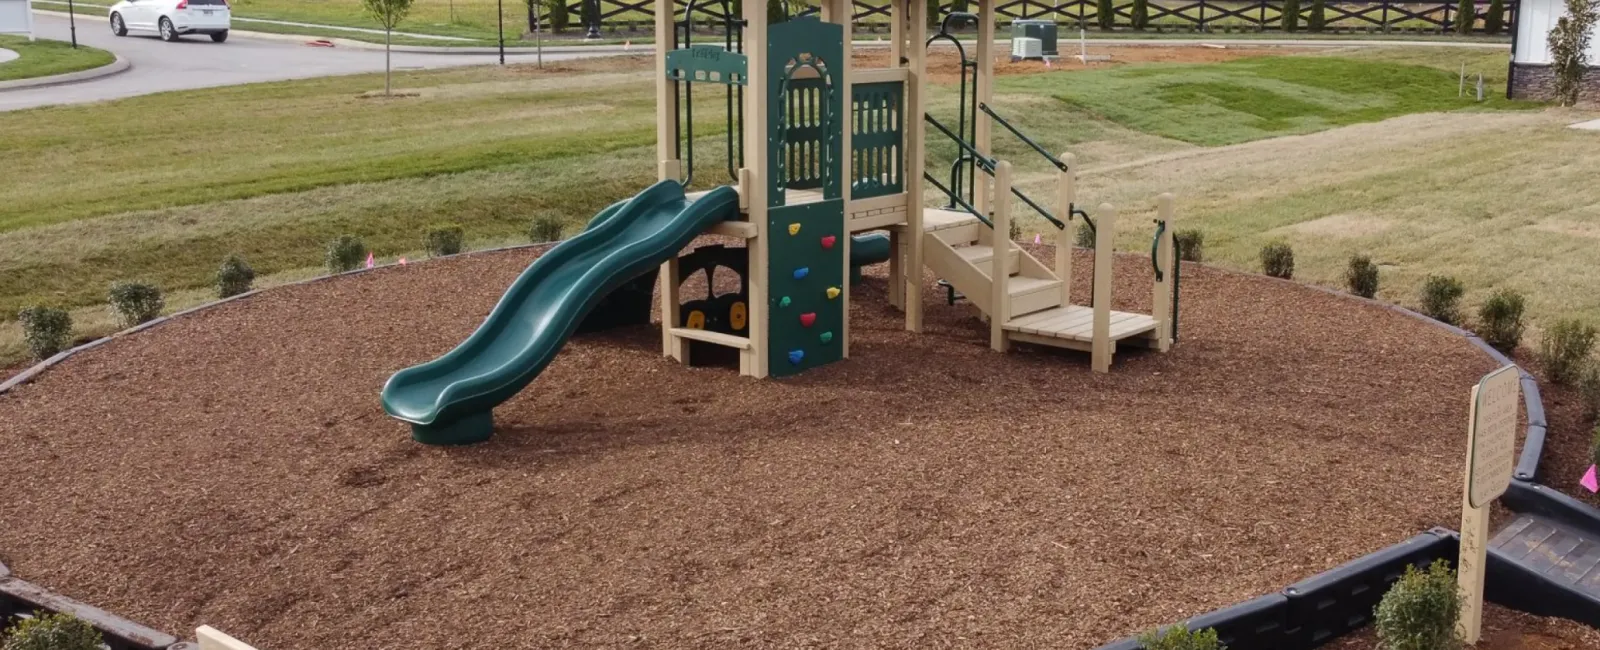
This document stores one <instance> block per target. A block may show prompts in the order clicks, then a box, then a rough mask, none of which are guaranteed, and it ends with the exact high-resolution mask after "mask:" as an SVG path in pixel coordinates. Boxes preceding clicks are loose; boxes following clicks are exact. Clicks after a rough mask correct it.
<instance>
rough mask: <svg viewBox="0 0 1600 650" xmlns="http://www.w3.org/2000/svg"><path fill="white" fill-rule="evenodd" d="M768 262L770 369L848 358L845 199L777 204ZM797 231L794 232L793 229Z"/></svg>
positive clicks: (787, 371)
mask: <svg viewBox="0 0 1600 650" xmlns="http://www.w3.org/2000/svg"><path fill="white" fill-rule="evenodd" d="M767 215H768V223H767V226H768V228H769V230H768V232H769V233H771V241H770V242H768V251H769V252H768V261H767V264H768V266H767V278H768V280H767V282H768V285H767V292H768V293H767V296H768V298H767V304H768V310H769V311H768V315H769V316H768V323H767V336H768V339H767V342H768V344H767V345H768V350H769V352H768V361H767V363H768V366H767V371H768V374H771V375H773V376H775V377H782V376H785V375H793V374H796V373H799V372H802V371H805V370H809V369H811V368H816V367H818V366H822V365H826V364H829V363H833V362H835V361H838V360H840V359H843V358H844V347H843V344H842V343H843V341H842V336H843V335H842V332H843V331H844V319H845V298H844V296H843V295H842V293H838V292H834V295H832V296H830V295H829V293H830V292H829V291H828V289H839V290H842V289H843V288H844V283H845V277H844V247H845V237H848V236H849V233H848V232H845V224H844V201H843V200H842V199H830V200H825V201H819V202H816V203H804V204H801V205H791V206H785V207H777V208H772V209H771V210H769V211H768V212H767ZM791 232H792V233H793V234H790V233H791Z"/></svg>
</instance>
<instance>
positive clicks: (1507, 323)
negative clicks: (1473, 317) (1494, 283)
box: [1476, 289, 1526, 352]
mask: <svg viewBox="0 0 1600 650" xmlns="http://www.w3.org/2000/svg"><path fill="white" fill-rule="evenodd" d="M1525 306H1526V301H1524V300H1523V299H1522V294H1520V293H1517V292H1516V291H1514V290H1511V289H1496V290H1495V292H1494V293H1493V294H1490V295H1489V298H1488V299H1487V300H1484V301H1483V304H1482V305H1479V306H1478V325H1477V328H1476V329H1477V332H1478V338H1481V339H1483V340H1484V342H1485V343H1488V344H1489V345H1492V346H1494V347H1495V348H1496V349H1498V350H1501V351H1504V352H1510V351H1512V350H1515V349H1517V344H1518V343H1521V342H1522V329H1523V324H1522V311H1523V308H1524V307H1525Z"/></svg>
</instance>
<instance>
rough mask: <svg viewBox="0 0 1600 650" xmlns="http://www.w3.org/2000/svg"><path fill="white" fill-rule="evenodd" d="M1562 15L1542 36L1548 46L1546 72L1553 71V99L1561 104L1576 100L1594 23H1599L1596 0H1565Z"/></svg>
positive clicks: (1599, 16)
mask: <svg viewBox="0 0 1600 650" xmlns="http://www.w3.org/2000/svg"><path fill="white" fill-rule="evenodd" d="M1563 4H1565V5H1566V15H1564V16H1562V17H1560V18H1557V19H1556V26H1555V28H1553V29H1551V30H1550V34H1549V35H1548V36H1546V37H1545V42H1546V43H1548V44H1549V46H1550V71H1551V72H1552V73H1554V74H1555V95H1556V100H1557V101H1559V102H1560V103H1561V105H1562V106H1572V105H1574V104H1577V103H1578V92H1579V90H1580V89H1581V88H1582V87H1583V77H1584V74H1585V72H1586V71H1587V70H1588V67H1589V50H1590V42H1591V41H1592V40H1593V39H1594V25H1595V23H1596V22H1600V0H1566V1H1565V2H1564V3H1563Z"/></svg>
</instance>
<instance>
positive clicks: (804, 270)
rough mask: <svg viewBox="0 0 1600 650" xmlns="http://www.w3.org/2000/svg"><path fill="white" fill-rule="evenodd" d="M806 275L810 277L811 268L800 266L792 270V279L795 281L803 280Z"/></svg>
mask: <svg viewBox="0 0 1600 650" xmlns="http://www.w3.org/2000/svg"><path fill="white" fill-rule="evenodd" d="M807 275H811V267H809V266H802V267H800V268H798V269H795V270H794V279H796V280H804V279H805V277H806V276H807Z"/></svg>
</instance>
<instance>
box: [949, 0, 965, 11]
mask: <svg viewBox="0 0 1600 650" xmlns="http://www.w3.org/2000/svg"><path fill="white" fill-rule="evenodd" d="M967 6H968V5H967V0H952V2H951V3H950V13H953V14H954V13H961V12H964V11H966V10H967Z"/></svg>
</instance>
